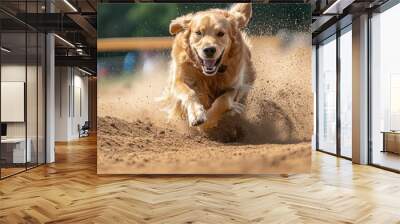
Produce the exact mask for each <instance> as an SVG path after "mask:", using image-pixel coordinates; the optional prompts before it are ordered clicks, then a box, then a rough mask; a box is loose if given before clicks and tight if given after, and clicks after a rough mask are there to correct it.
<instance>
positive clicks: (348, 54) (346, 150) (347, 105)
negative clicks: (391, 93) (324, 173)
mask: <svg viewBox="0 0 400 224" xmlns="http://www.w3.org/2000/svg"><path fill="white" fill-rule="evenodd" d="M343 32H345V33H343V34H342V35H341V36H340V122H341V124H340V127H341V130H340V153H341V155H342V156H346V157H349V158H351V157H352V148H351V145H352V142H351V141H352V138H351V136H352V125H351V124H352V74H353V71H352V33H351V26H350V27H349V28H346V30H344V31H343Z"/></svg>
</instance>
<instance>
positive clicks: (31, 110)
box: [26, 32, 38, 168]
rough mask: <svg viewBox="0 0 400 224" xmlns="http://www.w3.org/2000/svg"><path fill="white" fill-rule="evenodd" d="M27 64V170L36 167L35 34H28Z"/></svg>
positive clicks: (36, 71) (36, 61)
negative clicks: (28, 155)
mask: <svg viewBox="0 0 400 224" xmlns="http://www.w3.org/2000/svg"><path fill="white" fill-rule="evenodd" d="M27 38H28V42H27V43H28V51H27V52H28V63H27V82H26V89H27V94H26V97H27V98H26V105H27V107H26V111H27V143H28V145H27V149H28V151H31V153H30V157H31V158H30V160H28V164H27V165H28V168H30V167H33V166H36V165H37V157H38V154H37V150H38V148H37V132H38V124H37V121H38V120H37V109H38V108H37V103H38V102H37V97H38V96H37V93H38V92H37V90H38V89H37V78H38V77H37V73H38V68H37V63H38V57H37V53H38V52H37V45H38V43H37V41H38V36H37V33H36V32H28V33H27Z"/></svg>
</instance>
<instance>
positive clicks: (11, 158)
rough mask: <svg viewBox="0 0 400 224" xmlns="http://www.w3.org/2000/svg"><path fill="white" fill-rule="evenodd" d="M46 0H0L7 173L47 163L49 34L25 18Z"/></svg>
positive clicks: (2, 151)
mask: <svg viewBox="0 0 400 224" xmlns="http://www.w3.org/2000/svg"><path fill="white" fill-rule="evenodd" d="M43 4H44V1H2V2H1V3H0V47H1V57H0V71H1V73H0V82H1V85H0V92H1V97H0V102H1V105H0V111H1V115H0V121H1V122H0V123H1V144H0V178H1V179H3V178H5V177H8V176H11V175H14V174H16V173H19V172H22V171H25V170H27V169H30V168H33V167H36V166H38V165H40V164H43V163H45V156H46V155H45V154H46V153H45V91H46V90H45V60H46V51H45V45H46V39H45V34H44V33H42V32H40V31H39V30H36V29H35V28H33V27H31V26H29V25H28V24H26V23H24V22H23V20H21V16H22V17H23V16H24V15H27V14H26V12H28V13H38V12H41V11H43ZM9 7H14V9H16V11H13V12H11V11H7V9H9Z"/></svg>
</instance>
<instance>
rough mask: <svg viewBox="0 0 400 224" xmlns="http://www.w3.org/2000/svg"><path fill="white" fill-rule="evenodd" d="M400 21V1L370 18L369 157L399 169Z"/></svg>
mask: <svg viewBox="0 0 400 224" xmlns="http://www.w3.org/2000/svg"><path fill="white" fill-rule="evenodd" d="M389 3H391V2H389ZM382 7H383V8H385V5H383V6H382ZM399 21H400V4H397V5H394V6H393V7H390V8H388V9H387V10H379V11H378V12H376V13H374V14H373V15H372V17H371V18H370V24H371V26H370V36H371V43H370V48H371V49H370V54H371V74H370V102H369V103H370V123H371V125H370V141H371V144H370V153H369V156H370V157H369V160H370V163H371V164H373V165H376V166H380V167H384V168H387V169H391V170H396V171H400V63H399V57H398V54H399V52H400V44H399V40H400V30H399V29H398V22H399Z"/></svg>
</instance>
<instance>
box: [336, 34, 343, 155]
mask: <svg viewBox="0 0 400 224" xmlns="http://www.w3.org/2000/svg"><path fill="white" fill-rule="evenodd" d="M340 36H341V30H340V29H338V30H337V31H336V154H337V155H338V156H339V157H341V146H342V144H341V133H342V130H341V127H342V125H341V119H340V93H341V92H340V84H341V80H340V79H341V64H340Z"/></svg>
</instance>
